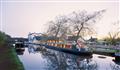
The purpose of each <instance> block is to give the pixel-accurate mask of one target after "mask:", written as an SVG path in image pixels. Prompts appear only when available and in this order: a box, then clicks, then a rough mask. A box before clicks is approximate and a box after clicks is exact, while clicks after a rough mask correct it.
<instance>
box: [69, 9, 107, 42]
mask: <svg viewBox="0 0 120 70" xmlns="http://www.w3.org/2000/svg"><path fill="white" fill-rule="evenodd" d="M103 12H105V10H100V11H97V12H94V13H93V14H88V13H87V11H82V12H73V13H72V15H70V16H69V18H68V19H69V22H70V23H71V24H72V27H73V30H72V31H73V32H76V37H77V38H76V41H77V39H78V38H79V37H80V38H82V39H83V37H82V35H81V34H82V33H85V32H90V31H91V28H90V25H92V24H90V23H93V22H96V18H98V17H100V16H101V15H102V13H103Z"/></svg>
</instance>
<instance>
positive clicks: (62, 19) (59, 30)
mask: <svg viewBox="0 0 120 70" xmlns="http://www.w3.org/2000/svg"><path fill="white" fill-rule="evenodd" d="M66 22H67V17H66V16H58V17H56V19H55V21H49V24H50V25H49V28H48V31H47V33H48V34H49V35H51V36H55V37H60V36H63V35H64V34H65V33H66V31H67V29H68V27H67V26H66V24H65V23H66Z"/></svg>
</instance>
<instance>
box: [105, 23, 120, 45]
mask: <svg viewBox="0 0 120 70" xmlns="http://www.w3.org/2000/svg"><path fill="white" fill-rule="evenodd" d="M119 36H120V27H119V22H115V23H112V27H111V30H110V32H108V37H107V38H106V39H105V40H106V41H108V42H109V43H110V44H111V45H115V44H116V42H117V39H119Z"/></svg>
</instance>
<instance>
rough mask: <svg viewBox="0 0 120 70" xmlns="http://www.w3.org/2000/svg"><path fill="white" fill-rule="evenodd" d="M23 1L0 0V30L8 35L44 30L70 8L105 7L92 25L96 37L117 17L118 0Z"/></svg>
mask: <svg viewBox="0 0 120 70" xmlns="http://www.w3.org/2000/svg"><path fill="white" fill-rule="evenodd" d="M17 1H18V2H17ZM24 1H25V0H20V1H19V0H16V1H15V0H2V1H1V3H0V6H1V7H0V13H1V17H0V21H1V22H0V27H1V30H2V31H3V32H5V33H7V34H9V35H11V36H12V37H27V35H28V33H29V32H38V33H39V32H41V33H42V32H45V31H46V29H47V26H48V25H47V22H48V21H50V20H54V18H55V17H56V16H58V15H67V14H70V13H72V12H73V11H80V10H81V11H82V10H86V11H88V12H94V11H99V10H102V9H106V12H105V13H104V14H103V17H102V18H101V20H99V21H98V22H97V24H96V25H95V28H96V29H95V30H96V31H97V33H98V35H97V36H99V37H100V36H103V35H107V33H108V32H109V31H110V30H111V27H112V26H111V23H114V22H117V21H118V20H119V2H118V1H119V0H92V1H91V2H90V0H89V1H88V0H84V1H81V2H80V1H78V0H75V1H74V2H70V1H72V0H70V1H67V0H66V1H63V0H62V1H59V2H57V1H58V0H56V1H55V0H54V1H51V2H50V0H45V1H41V0H36V1H35V0H26V1H25V2H24Z"/></svg>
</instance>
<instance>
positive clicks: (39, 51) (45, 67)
mask: <svg viewBox="0 0 120 70" xmlns="http://www.w3.org/2000/svg"><path fill="white" fill-rule="evenodd" d="M24 49H25V50H21V51H20V50H19V51H17V54H18V57H19V59H20V60H21V62H22V63H23V65H24V67H25V70H120V65H119V64H120V63H116V62H114V57H110V56H103V55H98V54H93V56H92V57H91V56H77V55H73V54H68V53H64V52H60V51H55V50H52V49H46V48H45V47H44V46H39V45H29V46H28V47H26V48H24Z"/></svg>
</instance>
